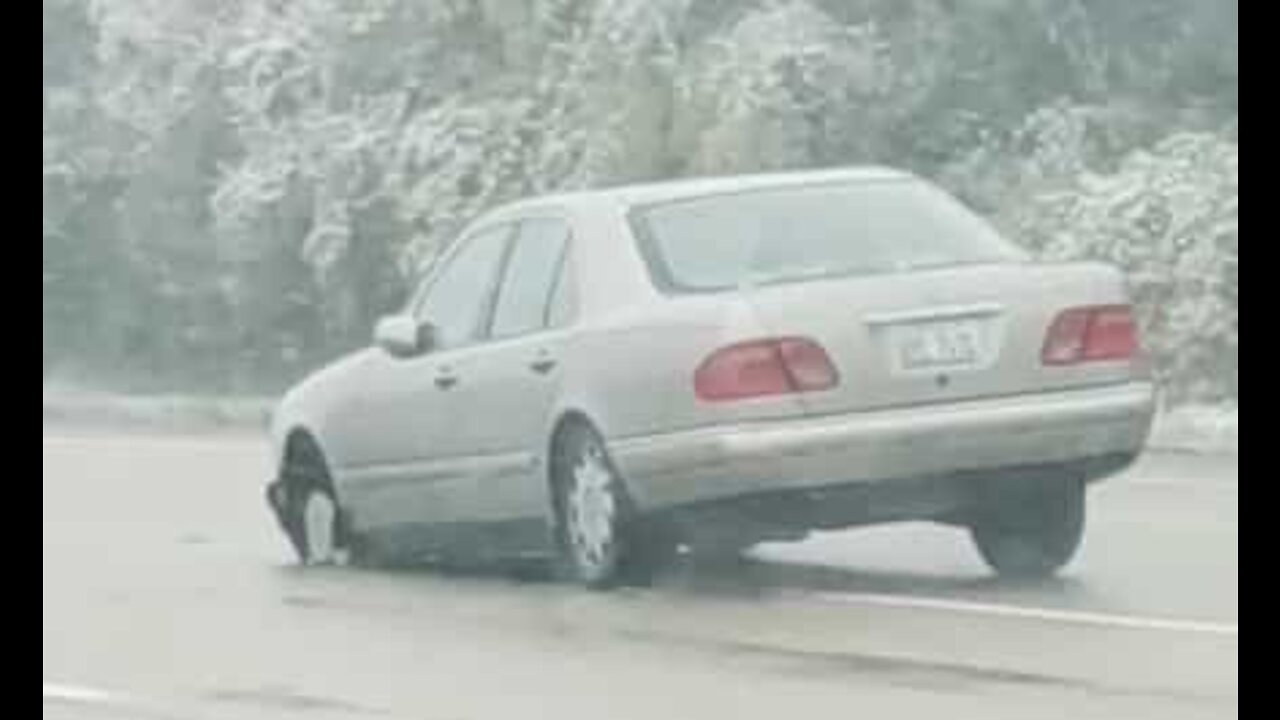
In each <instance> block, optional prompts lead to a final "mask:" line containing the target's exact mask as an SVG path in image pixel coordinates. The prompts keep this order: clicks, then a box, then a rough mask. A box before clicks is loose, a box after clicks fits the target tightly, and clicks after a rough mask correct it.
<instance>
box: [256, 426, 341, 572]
mask: <svg viewBox="0 0 1280 720" xmlns="http://www.w3.org/2000/svg"><path fill="white" fill-rule="evenodd" d="M332 488H333V485H332V481H331V480H330V477H329V473H328V469H327V465H326V463H325V460H324V456H323V455H322V454H321V452H320V449H319V447H318V446H316V444H315V443H314V441H311V440H301V441H296V442H295V443H294V444H293V445H292V446H291V447H290V449H289V452H288V454H287V457H286V460H285V464H284V467H283V468H282V469H281V473H280V479H279V480H277V481H276V482H275V483H272V484H271V485H270V486H269V487H268V490H267V500H268V502H269V503H270V505H271V507H272V509H273V510H274V511H275V514H276V518H277V519H278V520H279V522H280V525H281V529H282V530H284V533H285V535H286V536H287V537H288V539H289V541H290V543H291V544H292V545H293V549H294V551H295V552H296V553H297V555H298V560H299V562H300V563H301V564H303V565H331V564H344V563H346V562H351V561H356V562H358V561H360V560H361V559H362V557H357V556H362V555H363V553H361V552H359V550H360V548H358V547H357V545H358V544H357V543H354V542H353V538H352V537H351V533H349V532H347V531H346V528H344V526H343V518H342V516H341V511H340V508H339V506H338V501H337V498H336V496H335V495H334V492H333V489H332Z"/></svg>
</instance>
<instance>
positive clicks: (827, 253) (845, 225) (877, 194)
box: [631, 180, 1023, 292]
mask: <svg viewBox="0 0 1280 720" xmlns="http://www.w3.org/2000/svg"><path fill="white" fill-rule="evenodd" d="M631 224H632V229H633V231H634V233H635V235H636V237H637V239H638V242H639V243H640V249H641V251H642V254H643V256H644V258H645V260H646V262H647V264H648V266H649V270H650V274H651V276H652V278H653V280H654V282H655V284H657V285H658V286H659V287H660V288H661V289H663V290H665V291H668V292H712V291H718V290H728V289H732V288H735V287H741V286H744V285H752V284H761V285H763V284H770V283H782V282H794V281H799V280H805V279H813V278H822V277H842V276H852V275H875V274H881V273H892V272H905V271H910V270H917V269H926V268H937V267H951V266H957V265H966V264H979V263H990V262H1009V261H1017V260H1021V259H1022V258H1023V255H1022V253H1021V252H1020V251H1018V250H1017V249H1015V248H1014V247H1013V246H1012V245H1010V244H1009V243H1008V242H1006V241H1005V240H1003V239H1002V238H1001V237H1000V236H999V235H998V234H997V233H996V231H995V230H994V229H993V228H992V227H991V226H990V225H988V224H987V222H986V221H984V220H983V219H981V218H979V217H978V216H977V215H975V214H974V213H973V212H971V211H969V210H968V209H967V208H965V207H964V206H963V205H962V204H961V203H960V202H959V201H957V200H955V199H953V198H952V197H950V196H949V195H947V194H946V193H944V192H942V191H941V190H938V189H936V188H934V187H932V186H931V185H928V184H927V183H924V182H920V181H915V180H894V181H877V182H856V183H839V184H824V185H811V186H803V187H789V188H771V189H764V190H753V191H748V192H742V193H735V194H724V195H713V196H707V197H700V198H693V199H689V200H680V201H675V202H669V203H662V204H658V205H651V206H647V207H642V208H638V209H636V210H634V211H633V212H632V213H631Z"/></svg>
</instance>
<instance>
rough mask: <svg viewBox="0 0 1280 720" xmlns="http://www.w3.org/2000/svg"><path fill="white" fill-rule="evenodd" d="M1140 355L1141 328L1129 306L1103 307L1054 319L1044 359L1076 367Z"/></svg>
mask: <svg viewBox="0 0 1280 720" xmlns="http://www.w3.org/2000/svg"><path fill="white" fill-rule="evenodd" d="M1137 352H1138V325H1137V322H1136V321H1135V320H1134V318H1133V310H1132V309H1131V308H1130V307H1129V306H1128V305H1099V306H1093V307H1079V308H1071V309H1069V310H1064V311H1063V312H1061V313H1060V314H1059V315H1058V317H1056V318H1054V321H1053V324H1052V325H1050V326H1049V334H1048V335H1047V336H1046V337H1045V341H1044V348H1043V350H1042V351H1041V353H1040V360H1041V362H1043V363H1044V364H1045V365H1075V364H1077V363H1083V362H1097V361H1104V360H1128V359H1130V358H1132V357H1133V356H1134V355H1136V354H1137Z"/></svg>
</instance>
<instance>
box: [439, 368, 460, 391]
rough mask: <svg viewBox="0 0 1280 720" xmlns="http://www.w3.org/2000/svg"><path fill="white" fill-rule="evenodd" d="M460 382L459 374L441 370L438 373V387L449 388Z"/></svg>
mask: <svg viewBox="0 0 1280 720" xmlns="http://www.w3.org/2000/svg"><path fill="white" fill-rule="evenodd" d="M457 384H458V376H457V375H454V374H453V373H451V372H448V371H441V372H440V373H439V374H437V375H436V387H438V388H440V389H441V390H448V389H449V388H451V387H453V386H454V385H457Z"/></svg>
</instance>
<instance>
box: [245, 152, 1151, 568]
mask: <svg viewBox="0 0 1280 720" xmlns="http://www.w3.org/2000/svg"><path fill="white" fill-rule="evenodd" d="M1153 407H1154V387H1153V383H1152V381H1151V373H1150V369H1149V366H1148V363H1147V361H1146V360H1145V358H1144V355H1143V353H1142V350H1141V347H1140V343H1139V339H1138V333H1137V329H1136V323H1135V319H1134V315H1133V312H1132V310H1131V308H1130V306H1129V303H1128V300H1127V298H1126V292H1125V283H1124V279H1123V277H1122V275H1121V274H1120V273H1119V272H1117V271H1116V270H1115V269H1113V268H1110V267H1106V266H1102V265H1097V264H1090V263H1078V264H1042V263H1038V262H1033V261H1032V260H1030V259H1029V258H1028V257H1027V256H1026V255H1025V254H1024V253H1023V252H1022V251H1020V250H1019V249H1017V247H1016V246H1014V245H1013V244H1011V243H1009V242H1007V241H1006V240H1005V239H1003V238H1002V237H1001V236H1000V235H999V234H998V233H997V232H995V231H994V230H993V229H992V228H991V226H990V225H988V224H987V223H986V222H985V221H983V220H982V219H980V218H979V217H978V216H976V215H975V214H974V213H972V212H970V211H969V210H968V209H966V208H965V207H964V206H963V205H962V204H961V203H960V202H958V201H957V200H955V199H953V198H952V197H950V196H949V195H947V194H946V193H945V192H944V191H942V190H940V189H939V188H937V187H935V186H934V185H932V184H930V183H928V182H926V181H924V180H922V179H920V178H918V177H915V176H912V175H909V174H906V173H903V172H899V171H896V170H892V169H885V168H857V169H846V170H838V171H823V172H810V173H792V174H777V175H763V176H749V177H733V178H716V179H699V180H689V181H682V182H674V183H663V184H654V185H644V186H631V187H620V188H613V189H606V190H598V191H591V192H583V193H577V194H568V195H559V196H551V197H544V198H537V199H530V200H525V201H522V202H518V203H515V204H511V205H508V206H506V207H502V208H499V209H497V210H494V211H492V212H490V213H489V214H487V215H485V216H484V217H482V218H480V219H479V220H477V221H476V222H474V223H473V224H472V225H471V226H470V227H468V228H467V229H466V230H465V231H464V232H462V233H461V235H460V236H459V239H458V240H457V241H456V242H454V243H452V244H451V245H450V247H449V249H448V251H447V252H446V253H445V254H444V255H442V256H441V257H440V259H439V260H438V261H437V262H435V263H434V265H433V267H432V268H431V269H430V270H429V271H428V272H427V273H426V274H425V276H424V278H423V279H422V281H421V284H420V286H419V287H418V288H417V289H416V291H415V292H414V293H413V295H412V297H411V298H410V300H409V302H408V303H407V305H406V307H405V308H404V309H403V311H402V312H401V313H400V314H397V315H394V316H391V317H387V318H384V319H383V320H382V321H380V322H379V323H378V325H377V328H376V329H375V331H374V342H373V344H372V345H371V347H369V348H367V349H365V350H362V351H359V352H356V353H354V354H352V355H350V356H348V357H345V358H342V359H340V360H339V361H337V362H335V363H333V364H332V365H330V366H329V367H326V368H323V369H321V370H320V371H318V372H316V373H315V374H314V375H313V376H311V377H309V378H307V379H305V380H304V381H303V382H301V383H300V384H299V385H298V386H297V387H295V388H294V389H292V390H291V391H290V392H289V393H288V394H287V395H286V396H285V398H284V399H283V400H282V402H281V404H280V406H279V407H278V409H277V412H276V413H275V415H274V418H273V423H272V434H273V439H274V446H275V448H276V452H277V467H278V468H279V471H278V475H277V477H275V478H273V479H272V482H271V483H270V484H269V485H268V489H267V497H268V500H269V502H270V505H271V507H272V508H273V509H274V511H275V514H276V516H277V519H278V520H279V522H280V525H281V526H282V527H283V529H284V530H285V532H286V534H287V536H288V537H289V539H290V540H291V541H292V543H293V545H294V547H295V548H296V550H297V552H298V554H299V556H300V557H301V559H302V561H303V562H307V563H325V562H332V561H341V560H342V559H344V558H347V559H351V560H358V561H363V562H383V563H385V562H415V561H418V560H423V559H431V558H455V557H464V558H466V559H468V560H470V559H477V560H496V559H507V558H517V557H525V556H534V557H541V558H547V559H550V560H552V561H553V563H554V566H555V567H557V568H559V569H560V570H561V571H562V572H563V573H564V574H565V575H567V576H568V577H571V578H573V579H574V580H577V581H580V582H582V583H585V584H586V585H589V586H592V587H606V586H609V585H612V584H614V583H616V582H619V581H625V580H632V579H643V578H644V577H645V576H646V575H647V574H648V573H650V572H652V571H653V569H654V568H656V567H659V566H660V565H661V563H662V562H663V561H664V560H665V559H668V558H669V557H670V556H671V555H672V554H673V553H674V552H677V550H678V549H679V548H681V547H685V548H688V549H689V550H690V551H692V552H699V551H702V550H704V549H705V550H707V551H725V550H729V551H736V550H738V549H741V548H745V547H747V546H749V545H751V544H753V543H757V542H761V541H767V540H786V539H798V538H802V537H803V536H804V535H805V534H806V533H808V532H810V531H812V530H815V529H824V528H844V527H852V526H860V525H869V524H875V523H883V522H893V521H904V520H932V521H937V522H943V523H953V524H957V525H960V526H963V527H967V528H968V529H969V530H970V534H971V536H972V538H973V539H974V541H975V544H976V546H977V549H978V550H979V552H980V553H981V555H982V556H983V557H984V558H985V560H986V561H987V562H988V564H989V565H990V566H991V567H993V568H994V569H995V570H996V571H998V572H999V573H1002V574H1010V575H1043V574H1048V573H1052V572H1055V571H1056V570H1057V569H1059V568H1060V567H1061V566H1062V565H1064V564H1065V563H1066V562H1067V561H1068V560H1070V558H1071V557H1072V555H1073V553H1074V551H1075V549H1076V547H1077V546H1078V544H1079V542H1080V539H1081V534H1082V532H1083V527H1084V516H1085V500H1086V495H1087V487H1088V485H1089V484H1090V483H1091V482H1093V481H1096V480H1099V479H1101V478H1104V477H1106V476H1108V475H1109V474H1112V473H1115V472H1116V471H1118V470H1120V469H1122V468H1123V467H1125V466H1126V465H1127V464H1129V463H1131V462H1132V461H1133V459H1134V458H1135V457H1136V456H1137V454H1138V453H1139V452H1140V451H1141V449H1142V446H1143V444H1144V442H1145V440H1146V437H1147V433H1148V430H1149V426H1150V423H1151V418H1152V413H1153Z"/></svg>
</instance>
